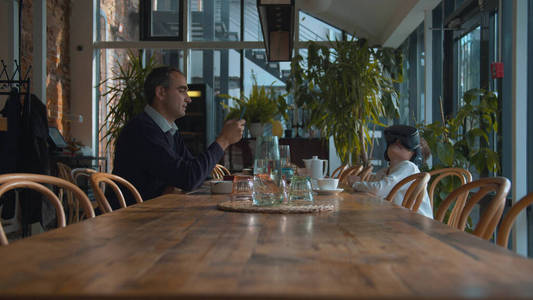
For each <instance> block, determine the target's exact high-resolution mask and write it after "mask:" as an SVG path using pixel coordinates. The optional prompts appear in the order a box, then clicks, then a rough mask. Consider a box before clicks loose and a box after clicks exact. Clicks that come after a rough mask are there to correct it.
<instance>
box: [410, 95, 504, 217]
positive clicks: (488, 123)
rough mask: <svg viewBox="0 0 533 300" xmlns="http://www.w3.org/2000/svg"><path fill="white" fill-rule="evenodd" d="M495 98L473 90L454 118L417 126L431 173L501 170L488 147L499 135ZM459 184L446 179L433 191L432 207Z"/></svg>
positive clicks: (455, 180)
mask: <svg viewBox="0 0 533 300" xmlns="http://www.w3.org/2000/svg"><path fill="white" fill-rule="evenodd" d="M497 118H498V97H497V96H496V95H495V94H494V93H493V92H491V91H485V90H482V89H472V90H469V91H467V92H465V94H464V95H463V105H462V106H461V107H460V108H459V110H458V111H457V114H456V115H455V116H454V117H450V118H448V119H444V118H443V121H437V122H434V123H432V124H428V125H422V124H421V125H419V126H418V127H419V129H420V131H421V135H422V136H423V137H424V139H425V140H426V141H427V143H428V146H429V148H430V150H431V153H432V157H433V166H432V169H433V170H435V169H441V168H449V167H458V168H463V169H466V170H469V171H471V172H473V173H474V174H481V175H482V174H488V173H489V172H494V173H496V172H498V171H499V170H500V158H499V155H498V153H496V152H494V151H493V150H492V149H491V148H490V147H489V146H488V145H490V139H491V137H493V136H494V135H495V134H496V133H497V132H498V119H497ZM459 184H460V182H459V180H458V179H456V178H454V177H449V178H445V179H444V180H443V181H442V182H441V184H439V186H438V187H437V189H436V192H435V199H434V202H435V205H434V206H435V207H438V204H439V203H440V201H442V200H443V199H444V197H446V196H447V195H448V194H449V193H450V192H451V191H453V190H454V189H455V188H457V186H458V185H459Z"/></svg>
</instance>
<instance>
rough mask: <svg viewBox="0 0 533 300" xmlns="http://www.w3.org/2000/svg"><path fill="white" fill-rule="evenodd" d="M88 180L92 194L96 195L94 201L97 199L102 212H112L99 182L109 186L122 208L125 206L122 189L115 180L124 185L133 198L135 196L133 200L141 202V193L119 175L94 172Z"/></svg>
mask: <svg viewBox="0 0 533 300" xmlns="http://www.w3.org/2000/svg"><path fill="white" fill-rule="evenodd" d="M89 181H90V182H91V187H92V188H93V191H94V196H95V197H96V201H98V206H100V208H101V211H102V213H108V212H112V211H113V209H112V208H111V205H109V201H107V198H106V197H105V194H104V190H103V189H102V188H101V187H100V183H106V184H108V185H109V186H110V187H111V189H112V190H113V192H114V193H115V196H116V197H117V199H118V202H119V204H120V207H122V208H125V207H126V200H125V199H124V195H123V194H122V191H121V190H120V188H119V187H118V185H117V184H116V183H115V182H118V183H120V184H121V185H122V186H125V187H126V188H127V189H128V190H129V191H130V192H131V194H132V195H133V198H135V201H136V202H137V203H142V202H143V199H142V197H141V194H139V191H137V189H136V188H135V187H134V186H133V184H131V183H130V182H129V181H127V180H126V179H124V178H122V177H120V176H117V175H114V174H110V173H101V172H95V173H93V174H91V177H90V178H89Z"/></svg>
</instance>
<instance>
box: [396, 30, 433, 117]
mask: <svg viewBox="0 0 533 300" xmlns="http://www.w3.org/2000/svg"><path fill="white" fill-rule="evenodd" d="M424 47H425V46H424V25H423V23H422V24H421V25H420V26H418V28H417V29H416V30H415V31H413V32H412V33H411V34H410V35H409V37H408V38H407V39H405V41H404V42H403V44H402V45H401V46H400V49H401V50H402V53H403V73H404V77H403V82H401V83H400V84H399V91H400V99H399V109H400V117H399V119H398V120H397V122H398V123H399V124H409V125H415V124H417V123H420V122H422V121H423V120H424V107H425V101H426V99H425V76H424V74H425V64H426V61H425V48H424Z"/></svg>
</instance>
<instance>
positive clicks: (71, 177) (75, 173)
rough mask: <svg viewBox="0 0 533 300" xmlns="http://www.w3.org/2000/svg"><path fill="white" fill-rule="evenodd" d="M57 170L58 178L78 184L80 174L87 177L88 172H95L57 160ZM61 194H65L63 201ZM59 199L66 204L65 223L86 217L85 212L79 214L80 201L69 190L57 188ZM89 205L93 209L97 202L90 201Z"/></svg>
mask: <svg viewBox="0 0 533 300" xmlns="http://www.w3.org/2000/svg"><path fill="white" fill-rule="evenodd" d="M57 171H58V176H59V178H62V179H65V180H67V181H69V182H72V183H74V184H75V185H77V186H79V184H78V178H79V177H80V176H87V177H89V176H90V174H92V173H96V171H95V170H93V169H89V168H76V169H71V168H70V167H69V166H67V165H66V164H64V163H61V162H58V163H57ZM63 196H66V198H67V199H66V201H64V199H63ZM59 200H61V201H62V203H66V204H67V207H66V208H67V210H68V214H67V216H68V219H67V224H72V223H76V222H79V220H80V218H81V219H83V218H84V217H86V215H85V214H83V212H82V215H81V216H80V203H79V201H77V200H76V199H75V198H74V197H73V194H72V192H71V191H70V190H64V189H60V190H59ZM91 205H92V207H93V210H94V209H95V208H96V207H97V206H98V204H97V202H94V201H91Z"/></svg>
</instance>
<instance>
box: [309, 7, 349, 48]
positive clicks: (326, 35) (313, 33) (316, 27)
mask: <svg viewBox="0 0 533 300" xmlns="http://www.w3.org/2000/svg"><path fill="white" fill-rule="evenodd" d="M299 22H300V28H299V33H300V35H299V40H300V41H328V40H332V41H334V40H336V39H337V40H342V30H340V29H338V28H335V27H333V26H331V25H329V24H327V23H325V22H323V21H321V20H319V19H317V18H315V17H313V16H311V15H308V14H306V13H304V12H303V11H300V12H299Z"/></svg>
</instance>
